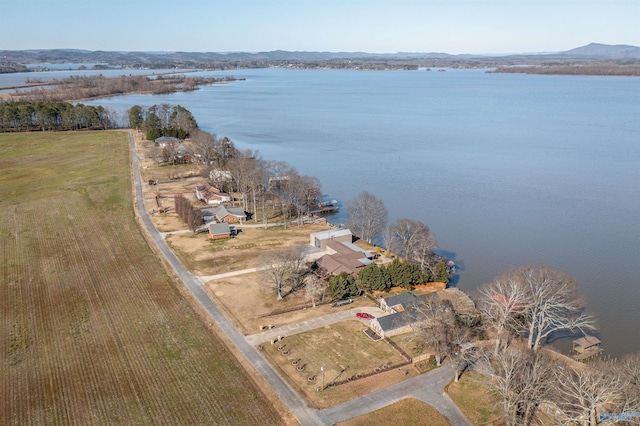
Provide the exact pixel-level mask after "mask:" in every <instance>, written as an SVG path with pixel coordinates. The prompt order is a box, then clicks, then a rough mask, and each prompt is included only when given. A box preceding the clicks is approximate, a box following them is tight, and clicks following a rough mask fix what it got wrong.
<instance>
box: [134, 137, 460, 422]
mask: <svg viewBox="0 0 640 426" xmlns="http://www.w3.org/2000/svg"><path fill="white" fill-rule="evenodd" d="M129 144H130V146H131V158H132V164H133V179H134V184H135V187H136V210H137V213H138V215H139V217H140V220H141V221H142V223H143V224H144V226H145V227H146V229H147V231H148V233H149V235H150V236H151V239H152V240H153V242H154V243H155V245H156V246H157V248H158V250H160V252H161V253H162V255H163V256H164V257H165V259H166V261H167V262H168V263H169V265H170V266H171V267H172V268H173V270H174V272H175V273H176V275H177V276H178V277H179V278H180V279H181V280H182V282H183V283H184V285H185V287H186V288H187V289H188V290H189V291H190V292H191V294H193V296H194V297H195V298H196V300H197V301H198V303H200V305H201V306H202V307H203V308H204V309H205V311H206V312H207V313H208V314H209V316H210V317H211V318H212V319H213V320H214V321H215V322H216V324H217V325H218V326H219V327H220V328H221V329H222V331H223V332H224V333H225V334H226V335H227V336H228V337H229V339H231V341H232V342H233V343H234V345H235V346H236V347H237V348H238V350H239V351H240V352H242V354H243V355H244V356H245V358H246V359H247V361H248V362H250V363H251V365H253V367H254V368H255V369H256V371H258V373H260V375H262V377H263V378H264V379H265V381H266V382H267V383H268V384H269V385H270V386H271V388H272V389H273V390H274V392H276V393H277V394H278V395H279V396H280V398H281V399H282V401H283V402H284V403H285V404H286V406H287V407H288V408H289V410H291V412H292V413H293V414H294V415H295V416H296V417H297V418H298V420H299V421H300V423H301V424H302V425H303V426H307V425H309V426H312V425H330V424H333V423H335V422H337V421H342V420H346V419H349V418H351V417H354V416H359V415H362V414H366V413H368V412H370V411H373V410H377V409H379V408H382V407H385V406H387V405H389V404H393V403H394V402H397V401H399V400H401V399H403V398H407V397H413V398H417V399H420V400H422V401H425V402H427V403H429V404H431V405H432V406H433V407H434V408H436V409H437V410H438V411H440V412H441V413H442V414H443V415H444V416H445V417H446V418H447V419H449V421H450V422H451V424H452V425H455V426H457V425H465V426H466V425H470V424H471V423H470V422H469V421H468V420H467V419H466V418H465V417H464V415H463V414H462V413H461V412H460V410H459V409H458V407H456V405H455V404H453V402H452V401H451V400H450V399H449V398H448V397H447V396H446V395H444V393H443V388H444V386H445V385H446V383H448V381H449V379H450V378H451V377H453V370H452V368H451V367H447V366H444V367H441V368H439V369H437V370H434V371H433V372H430V373H428V374H426V375H421V376H418V377H415V378H413V379H410V380H406V381H404V382H401V383H398V384H396V385H393V386H390V387H387V388H385V389H381V390H379V391H376V392H373V393H371V394H368V395H364V396H362V397H359V398H356V399H353V400H351V401H348V402H346V403H344V404H341V405H338V406H335V407H332V408H329V409H326V410H313V409H311V408H309V407H308V406H307V405H306V404H305V403H304V401H303V400H302V399H301V398H300V397H299V396H298V394H296V392H294V391H293V389H291V387H290V386H289V385H288V384H287V382H285V381H284V379H283V378H282V377H280V375H279V374H278V373H277V372H276V371H275V370H274V369H273V367H272V366H271V365H270V364H269V363H268V362H267V361H266V360H265V359H264V358H263V357H262V356H261V355H260V353H259V352H258V350H257V349H256V348H255V347H254V346H253V345H252V344H251V343H249V341H248V339H247V338H245V336H243V335H242V334H241V333H240V332H239V331H238V330H237V329H236V328H235V327H234V326H233V324H231V322H230V321H229V320H228V319H227V318H226V317H225V316H224V315H223V314H222V312H221V311H220V310H219V309H218V307H217V306H216V305H215V304H214V303H213V301H212V300H211V299H210V298H209V296H208V295H207V293H206V292H205V290H204V288H203V287H202V284H201V282H200V280H199V279H198V278H197V277H195V276H194V275H193V274H191V273H190V272H189V271H188V270H187V269H186V268H185V267H184V266H183V265H182V263H180V260H178V258H177V257H176V255H175V254H174V253H173V251H172V250H171V249H170V248H169V246H168V245H167V243H166V241H165V240H164V238H163V236H162V235H161V234H160V233H159V232H158V230H157V229H156V228H155V226H154V225H153V223H152V222H151V218H150V217H149V214H148V212H147V210H146V208H145V206H144V199H143V194H142V182H141V177H140V168H139V164H138V155H137V152H136V147H135V143H134V139H133V133H132V132H131V131H129ZM346 312H349V313H351V310H350V311H346ZM352 315H353V314H352ZM310 321H313V320H310Z"/></svg>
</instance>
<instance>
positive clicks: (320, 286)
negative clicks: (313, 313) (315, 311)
mask: <svg viewBox="0 0 640 426" xmlns="http://www.w3.org/2000/svg"><path fill="white" fill-rule="evenodd" d="M304 285H305V287H304V291H305V296H307V298H308V299H309V300H311V303H312V304H313V307H314V308H315V307H316V301H317V300H318V299H320V300H321V301H322V300H324V296H325V294H326V292H327V283H326V282H324V281H323V280H321V279H320V278H318V276H317V275H315V274H309V275H307V276H306V277H304ZM321 303H322V302H321Z"/></svg>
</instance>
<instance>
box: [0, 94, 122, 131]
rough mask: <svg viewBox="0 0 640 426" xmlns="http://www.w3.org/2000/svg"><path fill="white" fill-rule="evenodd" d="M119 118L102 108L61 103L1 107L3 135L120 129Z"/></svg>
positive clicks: (10, 102) (29, 103)
mask: <svg viewBox="0 0 640 426" xmlns="http://www.w3.org/2000/svg"><path fill="white" fill-rule="evenodd" d="M118 122H119V120H118V117H117V114H115V113H114V112H113V111H111V110H108V109H105V108H104V107H102V106H91V105H83V104H75V105H74V104H71V103H68V102H59V101H43V102H29V101H9V102H2V103H0V131H3V132H26V131H38V130H40V131H50V130H54V131H61V130H84V129H91V130H104V129H112V128H115V127H117V126H118Z"/></svg>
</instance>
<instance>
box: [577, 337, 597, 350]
mask: <svg viewBox="0 0 640 426" xmlns="http://www.w3.org/2000/svg"><path fill="white" fill-rule="evenodd" d="M600 343H601V342H600V339H598V338H597V337H595V336H584V337H581V338H579V339H576V340H574V341H573V344H574V345H580V346H582V347H583V348H590V347H591V346H595V345H599V344H600Z"/></svg>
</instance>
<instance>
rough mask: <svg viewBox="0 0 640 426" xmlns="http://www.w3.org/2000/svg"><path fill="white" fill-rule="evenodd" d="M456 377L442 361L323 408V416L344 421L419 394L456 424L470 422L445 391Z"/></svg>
mask: <svg viewBox="0 0 640 426" xmlns="http://www.w3.org/2000/svg"><path fill="white" fill-rule="evenodd" d="M452 378H453V367H451V366H450V365H443V366H442V367H440V368H438V369H436V370H433V371H430V372H429V373H427V374H423V375H420V376H417V377H414V378H413V379H409V380H405V381H403V382H400V383H397V384H395V385H392V386H389V387H386V388H384V389H380V390H378V391H376V392H372V393H370V394H367V395H363V396H361V397H359V398H355V399H352V400H350V401H347V402H345V403H344V404H340V405H336V406H335V407H331V408H327V409H325V410H321V411H320V417H322V419H323V420H324V421H325V422H326V424H333V423H336V422H341V421H344V420H347V419H350V418H351V417H356V416H361V415H363V414H367V413H369V412H371V411H374V410H378V409H380V408H383V407H386V406H387V405H389V404H393V403H395V402H398V401H400V400H402V399H405V398H416V399H419V400H420V401H424V402H426V403H428V404H430V405H431V406H433V407H434V408H435V409H436V410H438V411H439V412H440V413H441V414H442V415H443V416H445V417H446V418H447V420H449V423H451V424H452V425H454V426H459V425H461V426H471V425H472V424H471V422H469V420H467V418H466V417H465V416H464V414H462V412H461V411H460V410H459V409H458V407H457V406H456V405H455V404H454V403H453V401H451V399H450V398H449V397H448V396H447V395H446V394H445V393H444V386H445V385H446V384H447V383H449V381H450V380H451V379H452Z"/></svg>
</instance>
